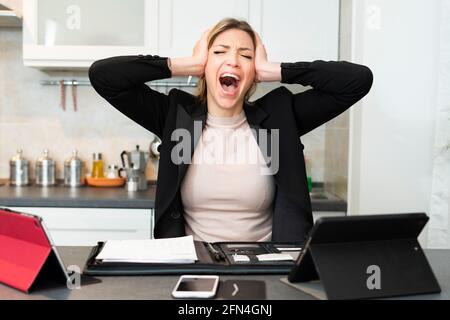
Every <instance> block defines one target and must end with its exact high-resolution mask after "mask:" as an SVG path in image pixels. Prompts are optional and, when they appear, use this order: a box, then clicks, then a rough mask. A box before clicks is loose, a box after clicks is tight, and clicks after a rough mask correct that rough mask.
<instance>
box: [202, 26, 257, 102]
mask: <svg viewBox="0 0 450 320" xmlns="http://www.w3.org/2000/svg"><path fill="white" fill-rule="evenodd" d="M230 29H238V30H242V31H245V32H247V33H248V35H249V36H250V38H251V39H252V41H253V46H254V47H255V48H256V36H255V31H253V29H252V27H251V26H250V25H249V24H248V23H247V22H246V21H245V20H237V19H234V18H225V19H222V20H220V21H219V22H218V23H217V24H216V25H215V26H214V27H213V28H212V29H211V31H210V32H209V35H208V40H207V41H208V50H209V48H211V46H212V44H213V43H214V40H215V39H216V38H217V36H218V35H219V34H221V33H222V32H225V31H227V30H230ZM255 90H256V83H253V85H252V86H251V87H250V89H248V90H247V92H246V93H245V96H244V101H245V102H246V103H247V104H250V105H251V104H252V102H250V101H249V100H248V99H249V98H250V97H251V96H252V94H253V93H254V92H255ZM194 95H195V96H196V97H197V99H198V100H199V102H200V103H202V104H206V100H207V87H206V79H205V75H203V76H202V77H201V78H200V79H199V81H198V85H197V90H196V91H195V93H194Z"/></svg>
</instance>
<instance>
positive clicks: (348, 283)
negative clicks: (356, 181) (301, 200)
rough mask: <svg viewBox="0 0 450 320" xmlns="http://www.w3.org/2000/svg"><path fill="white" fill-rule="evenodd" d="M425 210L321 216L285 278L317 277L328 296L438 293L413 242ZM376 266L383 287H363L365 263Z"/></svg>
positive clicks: (293, 279) (354, 296) (438, 289)
mask: <svg viewBox="0 0 450 320" xmlns="http://www.w3.org/2000/svg"><path fill="white" fill-rule="evenodd" d="M427 221H428V217H427V216H426V215H425V214H424V213H408V214H388V215H385V214H383V215H370V216H352V217H332V218H324V219H320V220H318V221H317V222H316V224H315V226H314V228H313V229H312V230H311V233H310V236H309V239H308V241H307V243H306V244H305V247H304V249H303V251H302V253H301V255H300V256H299V258H298V260H297V262H296V264H295V266H294V268H293V269H292V271H291V273H290V274H289V276H288V280H289V281H290V282H292V283H295V282H307V281H312V280H319V279H320V280H321V282H322V285H323V288H324V289H325V292H326V296H327V298H328V299H366V298H380V297H393V296H399V295H413V294H424V293H438V292H440V291H441V289H440V287H439V284H438V282H437V280H436V278H435V276H434V274H433V271H432V269H431V267H430V265H429V264H428V261H427V258H426V257H425V254H424V253H423V251H422V248H421V246H420V244H419V242H418V240H417V237H418V236H419V234H420V232H421V231H422V229H423V227H424V226H425V224H426V223H427ZM371 265H376V266H378V267H379V268H380V279H381V281H380V283H381V288H379V289H377V288H371V289H369V287H368V286H367V280H368V278H369V277H370V276H371V274H372V273H371V272H368V269H367V268H368V267H369V266H371Z"/></svg>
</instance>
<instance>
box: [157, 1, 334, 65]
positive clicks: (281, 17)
mask: <svg viewBox="0 0 450 320" xmlns="http://www.w3.org/2000/svg"><path fill="white" fill-rule="evenodd" d="M224 17H235V18H241V19H245V20H246V21H248V22H249V23H250V25H251V26H252V27H253V28H254V29H255V30H256V31H257V32H258V33H259V34H260V35H261V38H262V40H263V42H264V45H265V47H266V49H267V52H268V58H269V60H272V61H278V62H293V61H312V60H316V59H322V60H337V58H338V40H339V0H316V1H309V0H280V1H271V0H231V1H211V0H191V1H182V0H165V1H161V2H160V19H159V25H158V29H159V30H158V39H159V42H158V52H159V54H160V55H162V56H186V55H190V54H192V49H193V47H194V45H195V43H196V41H197V40H199V38H200V35H201V33H202V32H203V31H205V30H206V29H207V28H208V27H210V26H212V25H214V24H215V23H216V22H217V21H219V20H220V19H222V18H224Z"/></svg>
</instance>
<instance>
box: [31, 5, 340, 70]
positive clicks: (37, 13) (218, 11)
mask: <svg viewBox="0 0 450 320" xmlns="http://www.w3.org/2000/svg"><path fill="white" fill-rule="evenodd" d="M23 11H24V12H23V13H24V23H23V32H24V36H23V59H24V64H25V65H26V66H33V67H38V68H57V69H67V68H88V67H89V66H90V65H91V64H92V62H94V61H95V60H98V59H101V58H105V57H109V56H115V55H132V54H158V55H160V56H168V57H171V56H173V57H174V56H187V55H191V54H192V49H193V47H194V45H195V43H196V41H197V40H198V39H199V37H200V35H201V33H202V32H203V31H205V30H206V29H207V28H208V27H211V26H212V25H214V24H215V23H216V22H217V21H219V20H220V19H222V18H224V17H235V18H240V19H245V20H247V21H248V22H249V23H250V24H251V25H252V26H253V27H254V28H255V30H256V31H257V32H259V33H260V35H261V37H262V39H263V41H264V44H265V46H266V49H267V51H268V55H269V59H270V60H272V61H279V62H289V61H300V60H301V61H310V60H315V59H323V60H336V59H337V57H338V56H337V54H338V37H339V36H338V31H339V0H316V1H308V0H280V1H270V0H229V1H221V0H191V1H182V0H164V1H163V0H129V1H121V0H96V1H89V0H59V1H53V0H27V1H24V3H23Z"/></svg>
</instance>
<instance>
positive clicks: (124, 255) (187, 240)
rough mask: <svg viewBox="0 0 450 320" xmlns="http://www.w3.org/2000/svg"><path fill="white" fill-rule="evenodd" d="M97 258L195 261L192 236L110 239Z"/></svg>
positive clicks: (153, 261) (136, 261)
mask: <svg viewBox="0 0 450 320" xmlns="http://www.w3.org/2000/svg"><path fill="white" fill-rule="evenodd" d="M96 259H99V260H103V261H107V262H134V263H194V262H195V261H197V260H198V258H197V253H196V251H195V246H194V238H193V237H192V236H186V237H179V238H165V239H154V240H108V241H106V243H105V245H104V247H103V249H102V251H101V252H100V253H99V254H98V255H97V257H96Z"/></svg>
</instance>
